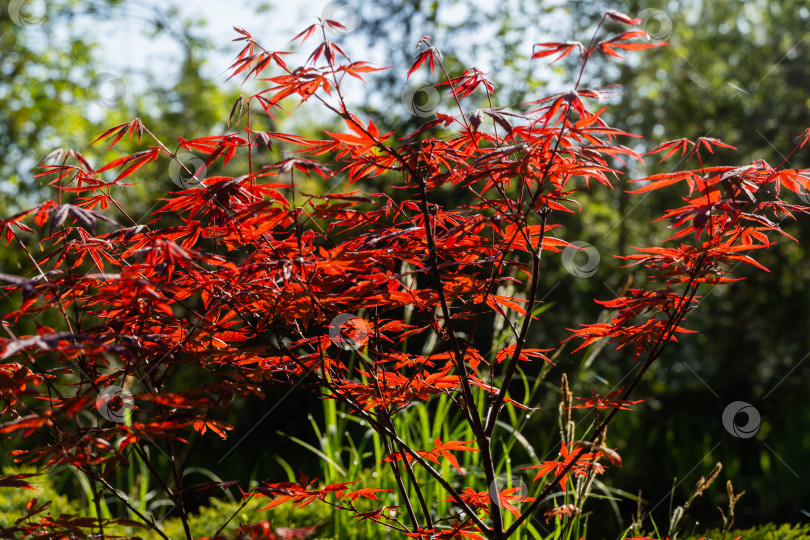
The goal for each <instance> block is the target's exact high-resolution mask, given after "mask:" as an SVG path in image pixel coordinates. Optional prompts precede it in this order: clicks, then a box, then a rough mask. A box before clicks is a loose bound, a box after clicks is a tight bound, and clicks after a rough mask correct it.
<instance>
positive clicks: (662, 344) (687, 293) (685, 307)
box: [506, 254, 704, 538]
mask: <svg viewBox="0 0 810 540" xmlns="http://www.w3.org/2000/svg"><path fill="white" fill-rule="evenodd" d="M703 261H704V256H703V255H702V254H701V255H700V257H698V259H697V260H696V263H695V266H694V268H693V269H692V271H691V273H690V275H689V282H688V284H687V285H686V288H685V289H684V292H683V294H682V295H681V302H680V303H679V305H678V308H677V309H676V310H675V313H674V314H673V315H672V316H671V317H670V318H669V320H668V321H667V326H666V327H665V328H664V331H663V332H661V335H660V336H659V337H658V339H657V340H656V342H655V344H654V345H653V346H652V348H651V349H650V350H649V352H648V354H647V359H646V360H645V361H644V364H643V365H642V366H641V369H640V370H639V372H638V373H637V374H636V376H635V377H633V380H632V381H631V383H630V384H629V385H628V386H627V388H625V390H624V391H623V392H622V394H621V396H619V399H618V401H619V402H621V401H624V400H626V399H627V398H628V397H629V396H630V394H631V393H632V392H633V390H634V389H635V388H636V386H638V383H639V382H641V379H642V378H643V377H644V374H645V373H646V372H647V370H648V369H649V367H650V366H651V365H652V364H653V362H655V360H657V359H658V357H660V356H661V353H663V352H664V349H666V347H667V345H669V343H670V342H671V341H672V337H673V335H674V334H675V331H676V330H677V329H678V327H679V326H680V324H681V322H682V321H683V319H684V318H685V317H686V312H687V311H689V306H690V305H691V303H692V300H693V299H694V298H695V295H696V294H697V289H698V286H699V285H700V284H699V283H696V282H695V280H696V279H697V275H698V274H699V273H700V270H701V269H702V268H701V267H702V266H703ZM619 409H620V407H614V408H613V409H611V411H610V413H608V415H607V416H606V417H605V419H604V420H603V421H602V423H601V424H599V425H598V426H596V427H595V428H594V434H593V436H592V437H591V441H590V443H591V444H590V445H583V446H582V447H581V448H580V449H579V450H578V451H577V453H576V454H574V457H573V458H571V460H570V461H569V462H568V464H567V465H566V466H565V467H564V468H563V469H562V470H561V471H560V472H559V473H557V475H556V476H555V477H554V479H553V480H552V481H551V482H549V483H548V484H546V486H545V487H544V488H543V490H542V491H541V492H540V494H539V495H538V496H537V497H536V498H535V500H534V501H532V503H531V504H530V505H529V506H528V508H526V511H525V512H523V513H521V515H520V517H518V518H517V520H516V521H515V522H514V523H513V524H512V526H511V527H509V529H508V530H507V531H506V536H507V538H508V537H509V536H511V535H512V534H514V532H515V531H516V530H517V529H518V527H520V525H521V523H523V522H524V521H525V520H526V519H527V518H528V517H529V516H530V515H531V514H532V512H533V511H534V510H535V509H536V508H537V507H538V506H540V505H541V504H542V503H543V501H544V500H545V498H546V497H547V496H548V495H549V493H551V490H552V489H554V486H556V485H557V484H558V483H559V482H560V480H561V479H562V478H565V476H566V475H567V474H568V473H569V472H570V471H571V469H573V468H574V466H575V465H576V464H577V462H578V461H579V459H580V458H581V457H582V456H583V454H585V452H586V450H587V449H588V448H589V447H592V446H593V444H594V443H595V442H596V441H597V440H599V439H600V438H601V437H602V434H603V433H604V431H605V428H606V427H607V426H608V424H609V423H610V422H611V420H613V418H614V417H615V416H616V414H617V413H618V412H619Z"/></svg>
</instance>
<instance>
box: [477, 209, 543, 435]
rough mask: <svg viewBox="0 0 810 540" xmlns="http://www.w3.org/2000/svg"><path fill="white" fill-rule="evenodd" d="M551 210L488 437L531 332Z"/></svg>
mask: <svg viewBox="0 0 810 540" xmlns="http://www.w3.org/2000/svg"><path fill="white" fill-rule="evenodd" d="M549 212H550V210H549V209H548V208H544V209H543V210H542V211H541V212H540V238H539V240H538V242H537V250H536V251H533V253H532V255H533V257H532V259H533V260H532V283H531V286H530V290H529V303H528V306H527V307H526V317H525V318H524V319H523V325H522V326H521V328H520V336H519V337H518V340H517V343H515V352H514V353H513V354H512V358H510V359H509V365H508V366H507V367H506V375H505V376H504V380H503V382H502V383H501V388H500V389H499V390H498V394H497V395H496V396H495V401H493V402H492V403H491V404H490V405H489V409H488V410H487V419H486V424H485V427H484V433H485V434H486V435H487V436H488V437H491V436H492V433H493V432H494V431H495V424H496V420H497V419H498V413H500V411H501V407H502V406H503V402H504V399H505V398H506V393H507V391H508V390H509V383H511V382H512V378H513V377H514V376H515V372H516V371H517V364H518V359H519V358H520V353H521V351H522V350H523V347H524V346H525V344H526V337H527V336H528V334H529V325H530V324H531V321H532V311H534V303H535V301H536V300H537V289H538V288H539V285H540V259H541V257H542V255H543V240H544V239H545V236H546V218H547V217H548V214H549ZM527 245H529V246H531V242H529V243H528V244H527Z"/></svg>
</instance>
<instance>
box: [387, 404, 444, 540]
mask: <svg viewBox="0 0 810 540" xmlns="http://www.w3.org/2000/svg"><path fill="white" fill-rule="evenodd" d="M383 421H384V422H386V423H387V424H388V425H389V426H390V427H391V428H392V429H393V425H391V419H390V416H388V414H387V411H386V414H385V417H384V420H383ZM381 435H382V440H383V444H384V445H385V452H386V453H387V454H389V455H390V454H393V453H394V452H393V448H392V447H391V442H390V441H389V438H388V436H387V434H386V433H382V434H381ZM400 452H401V454H402V460H403V461H404V462H405V463H406V464H407V463H408V460H407V458H406V457H405V452H404V451H403V450H402V449H400ZM391 471H392V472H393V473H394V479H395V480H396V482H397V487H398V488H399V492H400V494H401V495H402V501H403V502H404V503H405V509H406V510H407V511H408V517H410V518H411V523H412V524H413V528H414V530H418V529H419V521H418V520H417V519H416V512H414V510H413V504H411V499H410V497H408V490H407V489H406V487H405V482H404V481H403V480H402V472H401V471H400V470H399V464H398V463H397V462H396V461H392V462H391ZM411 474H413V473H411ZM411 481H412V482H414V484H416V481H415V479H413V478H411ZM420 495H421V494H420ZM422 505H423V507H422V510H423V511H424V512H425V515H426V516H427V518H428V521H430V514H429V513H428V512H427V510H426V509H425V508H424V501H422ZM431 527H432V525H431Z"/></svg>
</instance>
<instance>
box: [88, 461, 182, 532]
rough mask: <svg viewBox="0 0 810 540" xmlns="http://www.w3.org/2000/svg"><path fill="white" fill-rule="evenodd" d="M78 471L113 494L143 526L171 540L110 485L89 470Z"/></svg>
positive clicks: (152, 520)
mask: <svg viewBox="0 0 810 540" xmlns="http://www.w3.org/2000/svg"><path fill="white" fill-rule="evenodd" d="M78 469H79V470H80V471H82V472H83V473H84V474H86V475H88V476H90V477H91V478H93V479H94V480H96V481H97V482H99V483H100V484H101V485H103V486H104V487H105V488H106V489H107V490H109V491H110V493H112V494H113V496H115V497H116V498H118V500H120V501H121V502H122V503H124V506H126V507H127V508H128V509H129V510H130V511H131V512H132V513H133V514H135V515H136V516H138V519H140V520H141V521H143V523H144V525H147V526H148V527H149V529H150V530H152V531H155V532H156V533H158V535H160V537H161V538H163V540H172V539H171V538H169V537H168V536H166V533H164V532H163V530H162V529H161V528H160V527H158V526H157V524H156V523H155V520H154V518H153V519H147V517H146V516H144V515H143V514H142V513H141V512H139V511H138V509H137V508H135V507H134V506H132V504H131V503H130V502H129V500H128V499H127V498H126V497H124V496H123V495H121V494H120V493H118V490H117V489H115V488H114V487H113V486H111V485H110V483H109V482H107V481H106V480H105V479H104V478H103V477H101V476H99V475H97V474H96V473H94V472H93V471H91V470H90V469H87V468H85V467H78Z"/></svg>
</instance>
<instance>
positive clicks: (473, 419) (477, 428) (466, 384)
mask: <svg viewBox="0 0 810 540" xmlns="http://www.w3.org/2000/svg"><path fill="white" fill-rule="evenodd" d="M418 180H419V196H420V198H421V203H422V204H421V206H422V219H423V220H424V222H425V237H426V238H427V242H428V261H429V263H430V267H431V270H432V273H433V278H434V281H435V287H436V293H437V294H438V296H439V303H440V304H441V308H442V315H443V317H444V320H445V332H446V333H447V336H448V338H449V340H450V345H451V347H452V349H453V357H454V359H455V362H454V363H455V367H456V371H457V372H458V374H459V381H460V382H461V390H462V393H463V395H464V406H465V409H466V415H467V420H468V421H469V422H470V427H472V429H473V433H475V439H476V444H477V445H478V449H479V450H480V452H481V458H482V461H483V466H484V474H485V476H486V480H487V485H489V486H491V485H493V483H494V482H495V464H494V463H493V461H492V448H491V447H492V439H491V437H490V436H489V435H487V434H486V432H485V431H484V428H483V426H482V424H481V417H480V416H479V415H478V409H477V408H476V406H475V399H474V397H473V393H472V387H471V386H470V381H469V372H468V371H467V365H466V364H465V363H464V354H465V351H462V350H461V348H460V347H459V345H458V342H457V341H456V334H455V331H454V329H453V319H452V317H451V314H450V308H449V306H448V305H447V298H446V297H445V295H444V285H443V284H442V277H441V273H440V272H439V262H438V258H437V257H436V240H435V238H434V237H433V230H432V227H431V220H430V210H429V208H428V198H427V183H426V182H425V179H424V178H423V177H422V175H419V176H418ZM490 515H491V517H492V526H493V530H494V534H495V536H492V538H500V537H501V534H502V531H503V516H501V507H500V506H499V504H498V503H497V502H496V501H492V504H491V505H490ZM484 530H487V529H486V528H485V529H484Z"/></svg>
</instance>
